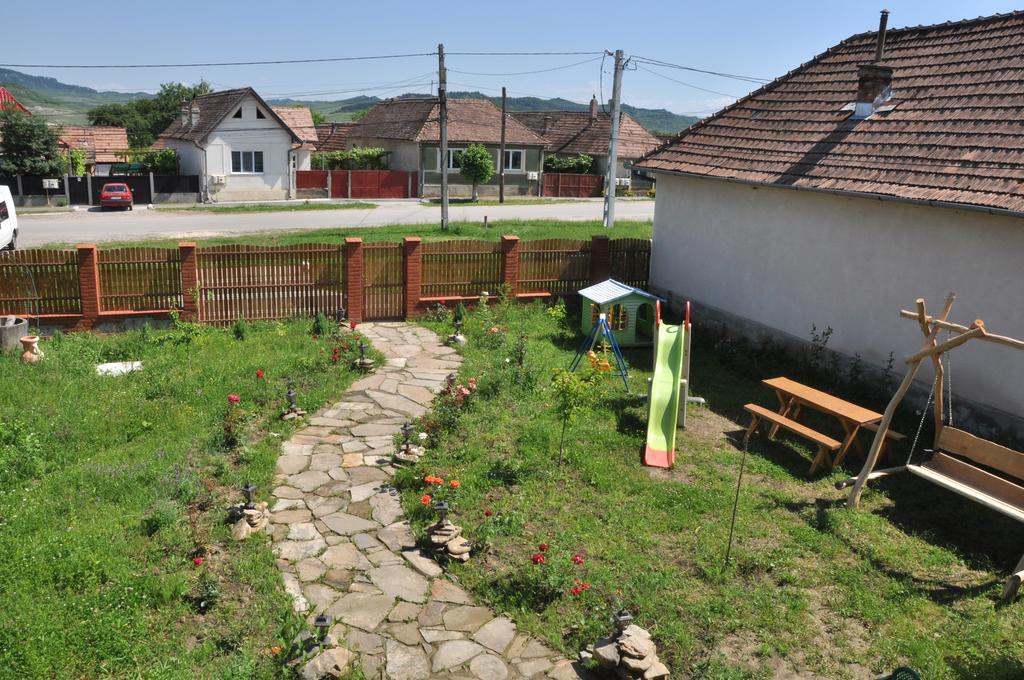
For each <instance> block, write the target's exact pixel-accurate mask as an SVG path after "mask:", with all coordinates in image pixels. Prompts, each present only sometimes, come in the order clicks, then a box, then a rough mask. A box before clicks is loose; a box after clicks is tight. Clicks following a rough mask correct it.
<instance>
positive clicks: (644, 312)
mask: <svg viewBox="0 0 1024 680" xmlns="http://www.w3.org/2000/svg"><path fill="white" fill-rule="evenodd" d="M579 294H580V297H581V298H583V310H582V314H580V319H581V330H582V331H583V334H584V335H588V334H589V333H590V331H591V329H592V328H593V327H594V324H596V323H597V320H598V317H599V316H600V315H601V314H604V315H605V316H606V318H607V319H608V326H609V328H610V329H611V331H612V333H614V335H615V340H616V341H617V342H618V343H619V345H620V346H622V347H636V346H643V345H650V344H652V343H653V342H654V319H655V310H654V306H655V303H657V302H659V301H661V302H664V300H661V298H659V297H658V296H656V295H652V294H650V293H648V292H647V291H645V290H641V289H639V288H635V287H633V286H628V285H626V284H625V283H621V282H619V281H616V280H615V279H608V280H607V281H602V282H601V283H597V284H594V285H593V286H589V287H587V288H584V289H582V290H580V291H579Z"/></svg>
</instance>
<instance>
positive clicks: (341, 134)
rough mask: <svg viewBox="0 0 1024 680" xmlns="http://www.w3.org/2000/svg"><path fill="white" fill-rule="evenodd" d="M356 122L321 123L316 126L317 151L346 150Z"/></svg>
mask: <svg viewBox="0 0 1024 680" xmlns="http://www.w3.org/2000/svg"><path fill="white" fill-rule="evenodd" d="M353 127H355V123H320V124H319V125H317V126H316V136H317V139H318V140H319V141H317V145H316V150H317V151H344V150H345V149H346V146H345V144H346V142H347V141H348V133H349V131H350V130H351V129H352V128H353Z"/></svg>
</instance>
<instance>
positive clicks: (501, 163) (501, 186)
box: [498, 86, 506, 203]
mask: <svg viewBox="0 0 1024 680" xmlns="http://www.w3.org/2000/svg"><path fill="white" fill-rule="evenodd" d="M505 116H506V114H505V87H504V86H502V88H501V149H500V150H499V151H498V203H504V202H505Z"/></svg>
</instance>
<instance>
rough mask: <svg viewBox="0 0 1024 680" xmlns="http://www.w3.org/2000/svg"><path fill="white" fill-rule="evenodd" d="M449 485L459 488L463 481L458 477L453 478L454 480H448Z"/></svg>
mask: <svg viewBox="0 0 1024 680" xmlns="http://www.w3.org/2000/svg"><path fill="white" fill-rule="evenodd" d="M448 486H450V487H452V488H453V489H458V488H459V487H460V486H462V483H461V482H460V481H459V480H457V479H453V480H452V481H450V482H448Z"/></svg>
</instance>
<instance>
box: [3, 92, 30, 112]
mask: <svg viewBox="0 0 1024 680" xmlns="http://www.w3.org/2000/svg"><path fill="white" fill-rule="evenodd" d="M9 106H13V107H14V108H16V109H18V110H19V111H21V112H22V113H31V112H30V111H29V110H28V109H26V108H25V106H24V105H23V104H22V103H21V102H19V101H18V100H17V98H16V97H15V96H14V95H13V94H11V91H10V90H8V89H7V88H6V87H0V109H6V108H7V107H9Z"/></svg>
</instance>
